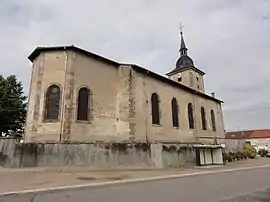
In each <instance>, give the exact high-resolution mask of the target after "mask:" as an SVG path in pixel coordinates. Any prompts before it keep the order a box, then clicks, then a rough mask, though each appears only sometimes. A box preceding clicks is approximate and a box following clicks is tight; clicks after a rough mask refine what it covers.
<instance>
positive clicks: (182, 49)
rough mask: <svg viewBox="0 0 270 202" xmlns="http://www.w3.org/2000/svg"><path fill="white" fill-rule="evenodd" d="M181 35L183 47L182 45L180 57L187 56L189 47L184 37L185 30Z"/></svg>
mask: <svg viewBox="0 0 270 202" xmlns="http://www.w3.org/2000/svg"><path fill="white" fill-rule="evenodd" d="M180 35H181V45H180V50H179V52H180V56H182V55H187V50H188V49H187V47H186V44H185V41H184V37H183V30H182V28H181V32H180Z"/></svg>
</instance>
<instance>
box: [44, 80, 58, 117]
mask: <svg viewBox="0 0 270 202" xmlns="http://www.w3.org/2000/svg"><path fill="white" fill-rule="evenodd" d="M60 96H61V90H60V88H59V86H57V85H51V86H49V88H48V89H47V91H46V95H45V113H44V119H45V120H46V119H47V120H48V119H49V120H57V119H58V116H59V106H60Z"/></svg>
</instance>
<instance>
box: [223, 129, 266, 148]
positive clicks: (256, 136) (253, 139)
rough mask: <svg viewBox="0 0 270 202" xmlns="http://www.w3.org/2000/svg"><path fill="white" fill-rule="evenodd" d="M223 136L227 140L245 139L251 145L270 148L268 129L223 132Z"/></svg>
mask: <svg viewBox="0 0 270 202" xmlns="http://www.w3.org/2000/svg"><path fill="white" fill-rule="evenodd" d="M225 138H226V139H227V140H228V141H229V140H232V139H234V140H239V141H242V142H243V140H245V142H250V144H251V145H252V146H254V147H255V148H256V150H257V151H258V150H259V149H267V150H269V149H270V147H269V146H270V129H263V130H246V131H232V132H227V133H226V134H225Z"/></svg>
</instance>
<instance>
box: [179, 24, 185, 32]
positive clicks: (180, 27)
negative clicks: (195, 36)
mask: <svg viewBox="0 0 270 202" xmlns="http://www.w3.org/2000/svg"><path fill="white" fill-rule="evenodd" d="M183 27H184V26H183V24H182V22H180V23H179V30H180V34H182V33H183Z"/></svg>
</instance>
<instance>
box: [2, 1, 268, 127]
mask: <svg viewBox="0 0 270 202" xmlns="http://www.w3.org/2000/svg"><path fill="white" fill-rule="evenodd" d="M269 8H270V3H269V1H267V0H257V1H254V0H220V1H216V0H204V1H196V0H190V1H184V0H181V1H180V0H171V1H169V2H168V1H161V0H158V1H157V0H156V1H153V0H149V1H148V0H147V1H146V0H138V1H124V0H115V1H112V0H100V1H92V0H91V1H90V0H77V1H66V0H57V1H55V0H24V1H21V0H1V4H0V30H1V32H0V39H1V40H0V60H1V61H2V63H1V64H2V66H1V68H0V74H4V75H8V74H12V73H13V74H16V75H18V77H19V78H20V79H21V80H22V81H23V83H24V86H25V89H26V91H27V90H28V85H29V78H30V71H31V65H30V63H29V61H28V60H27V56H28V54H29V53H30V52H31V51H32V50H33V49H34V48H35V47H36V46H44V45H69V44H74V45H78V46H80V47H82V48H85V49H87V50H89V51H93V52H96V53H99V54H102V55H104V56H106V57H109V58H112V59H114V60H118V61H120V62H122V61H125V62H132V63H137V64H140V65H142V66H144V67H146V68H149V69H151V70H153V71H157V72H158V73H163V74H164V73H166V72H168V71H169V70H171V69H172V68H174V66H175V62H176V60H177V57H178V52H177V50H178V49H179V33H178V28H177V26H178V24H179V21H182V22H183V23H184V26H185V27H184V36H185V39H186V44H187V46H188V48H189V55H190V56H191V57H192V58H193V59H194V61H195V65H196V66H197V67H198V68H200V69H202V70H204V71H205V72H206V73H207V75H206V77H205V81H206V89H207V90H208V92H212V91H215V92H216V94H217V96H218V97H220V98H221V99H223V100H224V101H225V104H224V114H225V123H226V128H227V129H240V128H241V129H242V128H261V127H264V128H267V127H269V125H268V122H269V121H268V120H269V119H270V109H269V108H268V107H267V106H269V105H268V103H270V95H269V93H267V91H269V90H268V86H269V84H270V68H269V64H270V59H269V55H270V37H269V36H268V35H269V32H270V23H269V22H270V18H269V16H270V9H269ZM262 109H263V110H262Z"/></svg>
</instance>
